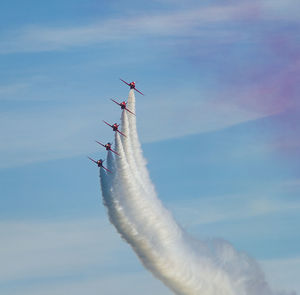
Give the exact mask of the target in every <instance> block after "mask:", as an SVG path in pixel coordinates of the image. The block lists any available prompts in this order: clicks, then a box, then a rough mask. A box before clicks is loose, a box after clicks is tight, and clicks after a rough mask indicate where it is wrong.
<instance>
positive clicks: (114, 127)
mask: <svg viewBox="0 0 300 295" xmlns="http://www.w3.org/2000/svg"><path fill="white" fill-rule="evenodd" d="M103 122H104V123H105V124H106V125H108V126H110V127H111V128H112V129H113V131H116V132H119V133H120V134H121V135H123V136H125V137H126V135H125V134H124V133H123V132H121V131H120V130H119V129H118V127H119V125H120V124H117V123H115V124H113V125H110V124H109V123H107V122H106V121H104V120H103Z"/></svg>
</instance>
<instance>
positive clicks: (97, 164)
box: [88, 157, 98, 165]
mask: <svg viewBox="0 0 300 295" xmlns="http://www.w3.org/2000/svg"><path fill="white" fill-rule="evenodd" d="M88 158H89V159H90V160H91V161H93V162H94V163H96V164H97V165H98V163H97V161H95V160H94V159H92V158H90V157H88Z"/></svg>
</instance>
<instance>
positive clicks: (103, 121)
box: [103, 120, 113, 128]
mask: <svg viewBox="0 0 300 295" xmlns="http://www.w3.org/2000/svg"><path fill="white" fill-rule="evenodd" d="M103 122H104V123H105V124H106V125H108V126H110V127H111V128H113V127H112V125H110V124H109V123H107V122H106V121H104V120H103Z"/></svg>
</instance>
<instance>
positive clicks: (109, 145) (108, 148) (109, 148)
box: [96, 140, 120, 156]
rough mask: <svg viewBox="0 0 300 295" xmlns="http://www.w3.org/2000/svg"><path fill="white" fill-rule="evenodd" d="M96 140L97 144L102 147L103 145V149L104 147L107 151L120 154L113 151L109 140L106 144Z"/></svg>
mask: <svg viewBox="0 0 300 295" xmlns="http://www.w3.org/2000/svg"><path fill="white" fill-rule="evenodd" d="M96 142H97V143H98V144H100V145H102V146H103V147H105V149H106V150H107V151H112V152H113V153H114V154H116V155H118V156H120V155H119V154H118V153H117V152H116V151H114V150H113V149H112V148H111V143H110V142H108V143H107V144H103V143H101V142H99V141H97V140H96Z"/></svg>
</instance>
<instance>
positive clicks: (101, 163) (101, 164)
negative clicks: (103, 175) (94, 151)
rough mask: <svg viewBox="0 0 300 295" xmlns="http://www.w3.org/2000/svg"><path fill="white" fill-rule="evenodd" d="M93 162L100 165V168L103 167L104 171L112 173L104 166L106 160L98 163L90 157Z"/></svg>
mask: <svg viewBox="0 0 300 295" xmlns="http://www.w3.org/2000/svg"><path fill="white" fill-rule="evenodd" d="M88 158H89V159H90V160H91V161H93V162H94V163H96V164H97V165H98V167H102V168H103V169H105V170H106V171H108V172H110V173H112V172H111V171H110V170H108V169H107V168H106V167H104V166H103V162H104V160H101V159H100V160H98V161H95V160H94V159H92V158H90V157H88Z"/></svg>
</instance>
